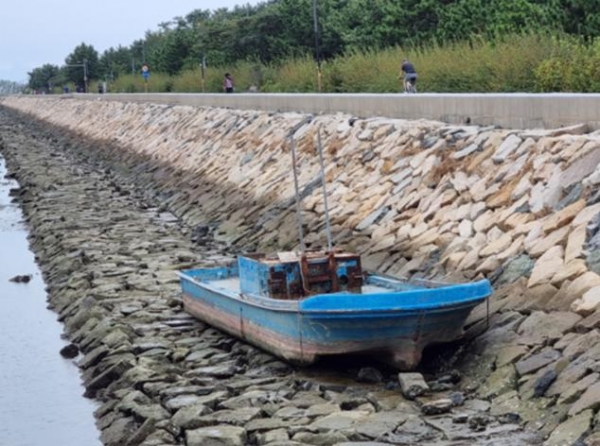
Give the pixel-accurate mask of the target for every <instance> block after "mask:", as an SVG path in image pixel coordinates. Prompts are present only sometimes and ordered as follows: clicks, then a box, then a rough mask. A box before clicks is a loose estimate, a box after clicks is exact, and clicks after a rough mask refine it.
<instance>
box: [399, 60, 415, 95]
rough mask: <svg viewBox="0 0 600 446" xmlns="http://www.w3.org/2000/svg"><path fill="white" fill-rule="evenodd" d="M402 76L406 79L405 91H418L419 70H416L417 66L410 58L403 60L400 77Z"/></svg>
mask: <svg viewBox="0 0 600 446" xmlns="http://www.w3.org/2000/svg"><path fill="white" fill-rule="evenodd" d="M400 78H403V79H404V82H403V84H404V93H416V92H417V70H415V66H414V65H413V64H412V63H411V62H410V61H409V60H408V59H404V60H403V61H402V65H401V66H400V73H399V75H398V79H400Z"/></svg>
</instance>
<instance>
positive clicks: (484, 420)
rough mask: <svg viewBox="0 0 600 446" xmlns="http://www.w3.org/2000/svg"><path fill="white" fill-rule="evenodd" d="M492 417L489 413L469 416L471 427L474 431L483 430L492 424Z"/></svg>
mask: <svg viewBox="0 0 600 446" xmlns="http://www.w3.org/2000/svg"><path fill="white" fill-rule="evenodd" d="M491 421H492V420H491V418H490V417H489V416H487V415H473V416H472V417H471V418H469V427H470V428H471V429H473V430H474V431H477V432H481V431H484V430H485V427H486V426H487V425H488V424H490V422H491Z"/></svg>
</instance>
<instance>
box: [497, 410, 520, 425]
mask: <svg viewBox="0 0 600 446" xmlns="http://www.w3.org/2000/svg"><path fill="white" fill-rule="evenodd" d="M498 422H500V423H502V424H517V423H520V422H521V415H519V414H518V413H515V412H507V413H503V414H502V415H500V416H498Z"/></svg>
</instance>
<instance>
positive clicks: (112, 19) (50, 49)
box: [0, 0, 259, 83]
mask: <svg viewBox="0 0 600 446" xmlns="http://www.w3.org/2000/svg"><path fill="white" fill-rule="evenodd" d="M257 3H259V1H258V0H209V1H207V0H98V1H96V2H92V1H89V0H87V1H82V0H79V1H76V0H2V1H1V2H0V80H9V81H17V82H23V83H25V82H26V81H27V80H28V79H29V77H28V76H27V73H28V72H29V71H31V70H33V69H34V68H37V67H40V66H42V65H44V64H47V63H50V64H53V65H58V66H61V65H63V64H64V63H65V59H66V57H67V56H68V55H69V54H70V53H71V52H72V51H73V50H74V49H75V47H76V46H78V45H80V44H81V43H85V44H86V45H92V46H93V47H94V48H95V49H96V51H98V53H99V54H102V53H103V52H104V50H106V49H108V48H110V47H117V46H118V45H123V46H129V45H131V44H132V43H133V41H134V40H137V39H142V38H143V37H144V36H145V34H146V31H148V30H153V31H155V30H158V24H159V23H162V22H168V21H170V20H171V19H173V17H177V16H185V15H187V14H188V13H190V12H192V11H194V10H196V9H211V10H214V9H217V8H224V7H225V8H232V7H234V6H235V5H245V4H252V5H255V4H257Z"/></svg>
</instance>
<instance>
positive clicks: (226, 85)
mask: <svg viewBox="0 0 600 446" xmlns="http://www.w3.org/2000/svg"><path fill="white" fill-rule="evenodd" d="M233 88H234V86H233V79H232V78H231V75H230V74H229V73H225V77H224V78H223V91H224V92H225V93H233Z"/></svg>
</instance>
